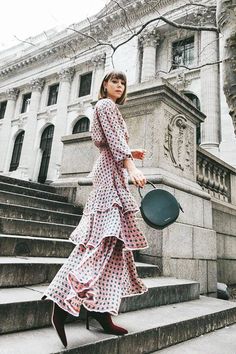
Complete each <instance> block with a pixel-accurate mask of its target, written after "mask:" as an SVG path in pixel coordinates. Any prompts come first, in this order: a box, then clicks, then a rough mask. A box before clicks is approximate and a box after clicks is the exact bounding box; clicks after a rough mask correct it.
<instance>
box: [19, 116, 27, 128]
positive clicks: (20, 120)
mask: <svg viewBox="0 0 236 354" xmlns="http://www.w3.org/2000/svg"><path fill="white" fill-rule="evenodd" d="M24 123H25V122H24V118H23V117H22V116H20V117H19V119H18V121H17V126H18V129H23V127H24Z"/></svg>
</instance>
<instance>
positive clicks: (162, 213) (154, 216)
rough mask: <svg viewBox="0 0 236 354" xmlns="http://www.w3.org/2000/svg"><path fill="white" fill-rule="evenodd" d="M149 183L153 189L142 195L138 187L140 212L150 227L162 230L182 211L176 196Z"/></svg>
mask: <svg viewBox="0 0 236 354" xmlns="http://www.w3.org/2000/svg"><path fill="white" fill-rule="evenodd" d="M147 183H150V184H151V185H152V186H153V187H154V189H153V190H151V191H149V192H148V193H147V194H145V196H144V197H143V196H142V195H141V192H140V189H141V188H140V187H139V188H138V191H139V195H140V197H141V205H140V212H141V215H142V217H143V220H144V221H145V222H146V223H147V224H148V225H149V226H151V227H152V228H154V229H158V230H162V229H164V228H165V227H167V226H169V225H170V224H172V223H173V222H174V221H175V220H176V219H177V218H178V216H179V211H180V210H181V211H182V212H183V209H182V207H181V205H180V204H179V203H178V201H177V200H176V198H175V197H174V196H173V195H172V194H171V193H170V192H167V191H166V190H164V189H158V188H156V187H155V185H154V184H153V183H152V182H150V181H147Z"/></svg>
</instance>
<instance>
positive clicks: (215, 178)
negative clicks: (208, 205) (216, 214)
mask: <svg viewBox="0 0 236 354" xmlns="http://www.w3.org/2000/svg"><path fill="white" fill-rule="evenodd" d="M235 176H236V170H235V169H234V168H233V167H231V166H230V165H228V164H227V163H225V162H224V161H222V160H220V159H219V158H217V157H215V156H214V155H212V154H210V153H209V152H207V151H206V150H204V149H202V148H200V147H198V148H197V182H198V183H199V184H200V185H201V186H202V188H203V189H204V190H205V191H207V192H208V193H209V194H210V195H211V196H212V197H214V198H216V199H219V200H222V201H225V202H229V203H231V199H232V198H231V189H232V188H231V186H232V181H231V180H232V179H235Z"/></svg>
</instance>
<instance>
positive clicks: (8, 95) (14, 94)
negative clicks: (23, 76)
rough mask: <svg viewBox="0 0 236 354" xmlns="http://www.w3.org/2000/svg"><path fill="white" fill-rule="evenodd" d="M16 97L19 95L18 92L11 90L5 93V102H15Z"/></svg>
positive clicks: (14, 89)
mask: <svg viewBox="0 0 236 354" xmlns="http://www.w3.org/2000/svg"><path fill="white" fill-rule="evenodd" d="M18 95H19V90H18V89H16V88H11V89H8V90H7V91H6V98H7V100H13V101H16V99H17V97H18Z"/></svg>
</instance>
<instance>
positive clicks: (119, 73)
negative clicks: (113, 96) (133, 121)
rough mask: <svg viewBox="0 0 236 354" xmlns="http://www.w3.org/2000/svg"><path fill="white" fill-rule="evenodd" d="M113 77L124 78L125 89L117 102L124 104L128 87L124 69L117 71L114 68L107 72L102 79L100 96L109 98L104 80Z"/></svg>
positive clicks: (106, 80)
mask: <svg viewBox="0 0 236 354" xmlns="http://www.w3.org/2000/svg"><path fill="white" fill-rule="evenodd" d="M112 79H120V80H123V81H124V82H125V89H124V92H123V94H122V96H121V97H120V98H117V100H116V103H118V104H124V102H125V99H126V87H127V79H126V75H125V74H124V73H123V72H122V71H116V70H112V71H110V72H109V73H108V74H106V75H105V76H104V78H103V80H102V84H101V87H100V91H99V97H98V98H99V99H100V98H107V91H105V89H104V85H103V84H104V82H108V80H112Z"/></svg>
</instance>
